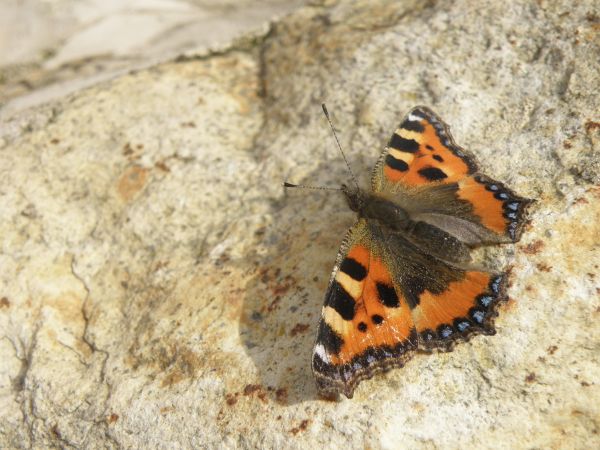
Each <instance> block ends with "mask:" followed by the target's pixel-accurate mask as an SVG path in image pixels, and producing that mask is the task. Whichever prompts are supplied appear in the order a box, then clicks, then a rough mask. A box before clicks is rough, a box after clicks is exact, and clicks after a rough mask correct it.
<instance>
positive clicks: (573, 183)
mask: <svg viewBox="0 0 600 450" xmlns="http://www.w3.org/2000/svg"><path fill="white" fill-rule="evenodd" d="M595 10H596V11H595ZM599 29H600V21H599V18H598V15H597V8H595V7H594V1H593V0H589V1H581V2H577V3H575V4H573V2H570V1H566V0H561V1H548V2H545V1H538V2H525V1H516V0H513V1H508V2H496V1H492V0H489V1H487V2H481V1H468V0H462V1H450V0H448V1H429V2H423V1H416V0H415V1H412V2H411V1H406V2H384V1H375V2H373V1H369V2H367V1H364V2H315V3H314V4H313V5H312V6H310V7H307V8H305V9H302V10H300V11H298V12H296V13H294V14H293V15H292V16H290V17H288V18H286V19H284V20H283V21H281V22H278V23H276V24H274V25H273V26H272V27H271V28H270V29H269V31H268V32H267V33H266V34H265V35H264V36H251V37H248V38H247V39H244V40H241V41H238V42H236V43H234V44H233V45H232V46H231V47H230V48H228V49H227V50H225V51H223V52H219V53H218V54H216V53H215V54H207V55H204V56H198V57H192V58H183V59H181V60H179V61H177V62H170V63H165V64H162V65H159V66H156V67H153V68H151V69H148V70H143V71H139V72H137V73H132V74H129V75H126V76H123V77H121V78H118V79H116V80H114V81H111V82H109V83H105V84H103V85H101V86H97V87H94V88H90V89H87V90H85V91H82V92H79V93H77V94H75V95H72V96H70V97H69V98H67V99H64V100H63V101H61V102H58V103H55V104H52V105H48V106H46V107H44V108H40V109H36V110H30V111H27V112H25V113H23V114H21V115H19V116H15V117H13V118H12V119H10V120H6V121H4V122H3V123H2V136H1V139H0V173H1V176H2V180H3V183H2V187H1V189H0V211H1V217H2V222H1V223H0V236H1V238H2V240H1V243H2V254H1V255H0V280H1V284H0V289H1V291H0V330H1V338H0V360H1V361H2V364H1V366H0V447H3V448H28V447H35V448H48V447H51V448H59V447H60V448H199V447H203V448H204V447H206V448H216V447H218V446H223V445H224V446H226V447H230V448H236V447H237V448H253V447H264V448H274V447H277V448H281V447H284V446H285V447H289V448H318V447H322V446H328V447H333V446H336V447H340V448H342V447H343V448H367V447H368V448H423V449H425V448H427V449H429V448H438V447H440V448H486V447H487V448H492V447H493V448H595V447H596V448H597V447H599V446H600V434H599V433H600V419H599V417H600V387H599V385H598V379H599V375H600V371H599V358H600V356H599V355H600V351H599V350H600V345H599V338H600V327H599V326H598V321H599V320H600V301H599V292H600V280H599V277H600V273H599V271H598V264H599V263H600V249H599V247H598V243H597V241H598V236H599V235H600V187H599V186H598V184H599V183H600V170H599V164H600V149H599V140H600V117H599V116H598V105H599V104H600V98H599V95H598V86H599V85H600V76H599V73H600V45H599V36H598V33H599ZM321 101H326V102H328V105H329V109H330V111H331V112H332V115H333V119H334V121H335V123H336V124H337V128H338V129H339V132H340V137H341V140H342V144H343V145H344V146H345V148H346V151H347V154H348V156H349V159H350V160H351V162H352V164H353V166H354V167H355V168H356V169H357V171H358V172H359V173H360V174H361V179H363V180H366V179H367V178H368V170H369V168H370V166H372V164H373V163H374V161H375V160H376V158H377V156H378V153H379V152H380V151H381V149H382V148H383V146H384V144H385V142H386V141H387V139H388V137H389V135H390V133H391V132H392V130H393V128H394V126H395V125H396V123H397V122H398V120H399V119H400V117H401V115H402V114H404V112H405V111H407V110H408V109H409V108H410V107H411V106H413V105H415V104H427V105H429V106H431V107H432V108H433V109H434V110H436V111H437V112H438V113H439V114H440V115H441V116H442V117H444V118H445V119H446V121H447V122H448V123H450V124H451V125H452V129H453V131H454V135H455V137H456V139H457V141H458V142H459V143H460V144H462V145H464V146H465V147H466V148H468V149H470V150H472V151H473V152H474V153H476V154H477V156H478V159H479V161H480V163H481V165H482V167H483V168H484V170H485V171H486V173H488V174H489V175H490V176H493V177H495V178H497V179H499V180H502V181H505V182H507V183H508V184H509V185H510V186H511V187H512V188H514V189H515V190H516V191H517V192H519V193H520V194H522V195H525V196H528V197H532V198H536V199H537V200H538V202H537V203H536V205H535V207H534V208H533V211H532V214H531V218H532V225H531V227H530V229H529V230H528V231H527V232H526V233H525V235H524V237H523V239H522V242H521V243H519V244H518V245H516V246H509V247H508V248H506V249H505V252H496V253H498V255H499V256H500V257H501V259H502V260H503V261H507V260H509V261H511V264H512V283H511V288H510V292H509V293H510V297H511V300H510V301H509V302H508V303H507V304H506V305H505V306H504V307H503V308H502V311H501V316H500V317H499V319H498V320H497V328H498V334H497V335H496V336H492V337H477V338H475V339H473V340H472V341H471V342H470V343H467V344H462V345H460V346H458V347H457V349H456V350H455V351H454V352H452V353H449V354H438V355H433V356H423V355H417V356H416V357H415V358H414V359H413V360H412V361H410V362H409V363H408V365H407V366H406V367H405V368H404V369H401V370H395V371H393V372H390V373H388V374H386V375H384V376H380V377H377V378H375V379H372V380H369V381H365V382H363V383H362V384H361V385H360V386H359V388H358V389H357V390H356V393H355V397H354V399H352V400H347V399H341V400H340V401H339V402H331V401H324V400H321V399H318V398H317V397H316V390H315V386H314V383H313V379H312V377H311V373H310V353H311V350H312V343H313V336H314V333H315V329H316V323H317V319H318V316H319V312H320V307H321V304H322V300H323V294H324V291H325V287H326V284H327V280H328V277H329V272H330V270H331V267H332V264H333V261H334V259H335V255H336V252H337V246H338V244H339V241H340V239H341V236H342V235H343V233H344V232H345V230H346V228H347V227H348V226H349V225H350V224H351V223H352V221H353V218H352V213H351V212H350V211H348V210H347V208H346V207H345V205H344V204H343V200H342V198H341V196H340V195H338V194H335V193H325V192H312V191H304V192H302V191H292V192H288V193H287V195H286V194H285V193H284V192H283V191H282V188H281V181H282V180H283V179H290V181H297V182H305V183H311V184H321V185H338V184H339V183H341V182H343V181H344V180H345V179H346V178H347V173H346V171H345V166H344V164H343V161H342V160H341V159H340V157H339V155H338V154H337V153H336V149H335V146H334V144H333V141H332V140H331V136H330V134H329V130H328V127H327V125H326V122H325V120H324V119H323V117H322V115H321V113H320V106H319V105H320V102H321ZM491 253H494V252H491Z"/></svg>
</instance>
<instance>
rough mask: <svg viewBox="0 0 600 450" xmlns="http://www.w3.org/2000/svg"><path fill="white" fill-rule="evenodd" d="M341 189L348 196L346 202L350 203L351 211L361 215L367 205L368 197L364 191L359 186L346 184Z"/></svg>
mask: <svg viewBox="0 0 600 450" xmlns="http://www.w3.org/2000/svg"><path fill="white" fill-rule="evenodd" d="M341 189H342V192H343V193H344V195H345V196H346V201H347V202H348V206H349V207H350V209H351V210H352V211H356V212H357V213H360V212H361V211H362V210H363V208H364V206H365V203H366V195H365V193H364V191H362V190H361V189H360V188H359V187H358V186H348V185H346V184H342V187H341Z"/></svg>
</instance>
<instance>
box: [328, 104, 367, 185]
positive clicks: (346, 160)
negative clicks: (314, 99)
mask: <svg viewBox="0 0 600 450" xmlns="http://www.w3.org/2000/svg"><path fill="white" fill-rule="evenodd" d="M321 107H322V108H323V113H324V114H325V117H327V122H329V127H330V128H331V131H332V132H333V137H334V138H335V142H336V144H337V146H338V148H339V149H340V153H341V154H342V157H343V158H344V161H345V162H346V166H347V167H348V171H349V172H350V175H352V180H354V184H355V185H356V188H357V189H358V181H357V180H356V176H355V175H354V172H352V168H351V167H350V163H349V162H348V159H347V158H346V154H345V153H344V150H342V146H341V145H340V140H339V139H338V137H337V134H336V133H335V128H334V127H333V124H332V123H331V119H330V118H329V112H328V111H327V107H326V106H325V103H321Z"/></svg>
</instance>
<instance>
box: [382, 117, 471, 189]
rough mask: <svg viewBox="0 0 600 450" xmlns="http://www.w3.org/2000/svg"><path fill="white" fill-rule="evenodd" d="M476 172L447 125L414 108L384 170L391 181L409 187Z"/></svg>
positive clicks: (392, 143)
mask: <svg viewBox="0 0 600 450" xmlns="http://www.w3.org/2000/svg"><path fill="white" fill-rule="evenodd" d="M475 170H476V167H475V163H474V161H472V160H471V158H470V157H469V156H468V155H467V154H466V153H465V152H464V150H462V149H461V148H460V147H458V146H457V145H456V144H455V143H454V140H453V139H452V136H451V135H450V132H449V130H448V127H447V126H446V124H444V122H442V120H441V119H440V118H439V117H437V116H436V115H435V114H434V113H433V112H432V111H429V110H428V109H426V108H424V107H417V108H415V109H413V110H412V111H411V112H410V113H409V114H408V115H407V116H406V119H405V120H404V121H403V122H402V124H400V127H399V128H398V129H397V130H396V131H395V132H394V134H393V136H392V138H391V139H390V142H389V143H388V152H387V154H386V156H385V161H384V167H383V173H384V176H385V177H386V178H387V179H388V180H389V181H391V182H400V183H402V184H405V185H407V186H419V185H423V184H428V183H453V182H456V181H459V180H461V179H463V178H464V177H465V176H467V175H469V174H471V173H473V172H474V171H475Z"/></svg>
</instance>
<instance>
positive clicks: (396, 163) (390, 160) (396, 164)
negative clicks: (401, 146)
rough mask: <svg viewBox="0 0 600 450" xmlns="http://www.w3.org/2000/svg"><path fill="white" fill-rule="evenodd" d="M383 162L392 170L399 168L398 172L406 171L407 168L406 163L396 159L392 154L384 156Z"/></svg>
mask: <svg viewBox="0 0 600 450" xmlns="http://www.w3.org/2000/svg"><path fill="white" fill-rule="evenodd" d="M385 163H386V164H387V165H388V166H390V167H391V168H392V169H394V170H399V171H400V172H406V171H407V170H408V164H406V163H405V162H404V161H402V160H401V159H396V158H394V157H393V156H392V155H390V154H388V155H387V156H386V157H385Z"/></svg>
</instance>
